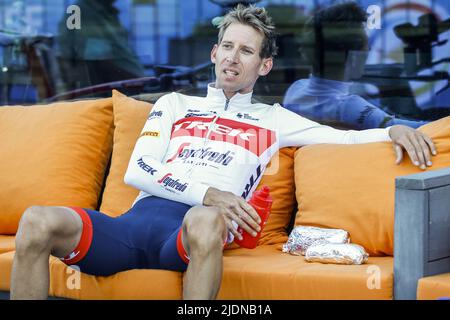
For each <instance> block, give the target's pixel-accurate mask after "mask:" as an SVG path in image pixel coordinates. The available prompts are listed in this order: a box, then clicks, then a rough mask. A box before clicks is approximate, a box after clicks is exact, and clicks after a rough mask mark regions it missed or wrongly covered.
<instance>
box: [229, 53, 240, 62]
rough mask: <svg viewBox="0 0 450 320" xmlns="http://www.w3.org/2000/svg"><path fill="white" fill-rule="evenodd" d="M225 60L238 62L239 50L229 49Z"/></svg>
mask: <svg viewBox="0 0 450 320" xmlns="http://www.w3.org/2000/svg"><path fill="white" fill-rule="evenodd" d="M227 62H230V63H238V62H239V52H238V50H233V51H231V52H230V53H229V54H228V56H227Z"/></svg>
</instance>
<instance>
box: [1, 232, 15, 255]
mask: <svg viewBox="0 0 450 320" xmlns="http://www.w3.org/2000/svg"><path fill="white" fill-rule="evenodd" d="M15 247H16V237H15V236H4V235H0V254H2V253H5V252H9V251H14V248H15Z"/></svg>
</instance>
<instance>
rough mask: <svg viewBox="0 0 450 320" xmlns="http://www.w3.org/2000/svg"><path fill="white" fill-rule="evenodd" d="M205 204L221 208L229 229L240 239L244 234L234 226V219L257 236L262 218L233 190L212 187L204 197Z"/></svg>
mask: <svg viewBox="0 0 450 320" xmlns="http://www.w3.org/2000/svg"><path fill="white" fill-rule="evenodd" d="M203 204H204V205H205V206H215V207H217V208H219V210H220V212H221V213H222V215H223V217H224V218H225V222H226V224H227V228H228V230H229V231H231V233H232V234H233V235H234V236H235V237H237V238H238V239H239V240H242V236H241V235H240V234H239V232H237V230H236V229H235V228H234V226H233V224H232V223H231V221H232V220H234V221H235V222H236V223H237V224H238V225H239V226H240V227H242V228H243V229H244V230H245V231H247V232H248V233H249V234H251V235H253V236H256V232H259V230H260V227H259V223H260V222H261V218H260V217H259V215H258V213H256V211H255V209H253V207H252V206H251V205H249V204H248V203H247V202H246V201H245V200H244V199H243V198H241V197H238V196H236V195H235V194H233V193H231V192H227V191H221V190H219V189H216V188H213V187H210V188H209V189H208V191H207V192H206V195H205V197H204V199H203Z"/></svg>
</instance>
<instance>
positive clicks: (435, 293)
mask: <svg viewBox="0 0 450 320" xmlns="http://www.w3.org/2000/svg"><path fill="white" fill-rule="evenodd" d="M440 298H448V299H450V273H444V274H439V275H436V276H432V277H425V278H422V279H419V283H418V285H417V299H418V300H436V299H440Z"/></svg>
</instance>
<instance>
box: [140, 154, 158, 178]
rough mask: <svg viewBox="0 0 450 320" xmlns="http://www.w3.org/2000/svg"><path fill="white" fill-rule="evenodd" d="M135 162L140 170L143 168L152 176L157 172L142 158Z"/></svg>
mask: <svg viewBox="0 0 450 320" xmlns="http://www.w3.org/2000/svg"><path fill="white" fill-rule="evenodd" d="M137 164H138V166H139V167H140V168H141V169H142V170H144V171H145V172H148V173H150V174H151V175H152V176H154V175H155V173H156V172H158V171H157V170H156V169H153V168H152V167H151V166H149V165H148V164H146V163H145V162H144V160H143V159H142V158H140V159H139V160H138V161H137Z"/></svg>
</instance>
